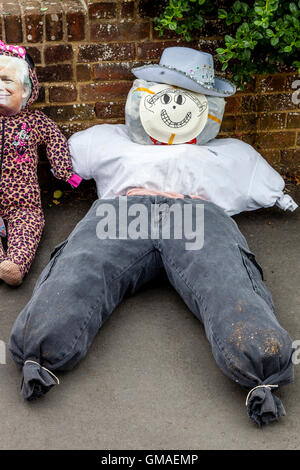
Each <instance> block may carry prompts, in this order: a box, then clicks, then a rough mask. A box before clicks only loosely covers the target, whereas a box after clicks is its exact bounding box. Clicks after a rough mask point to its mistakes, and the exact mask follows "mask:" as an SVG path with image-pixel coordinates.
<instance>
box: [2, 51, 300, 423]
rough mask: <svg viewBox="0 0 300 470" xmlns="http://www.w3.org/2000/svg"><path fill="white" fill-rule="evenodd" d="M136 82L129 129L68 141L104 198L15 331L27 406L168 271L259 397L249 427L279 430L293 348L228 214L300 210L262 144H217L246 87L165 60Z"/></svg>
mask: <svg viewBox="0 0 300 470" xmlns="http://www.w3.org/2000/svg"><path fill="white" fill-rule="evenodd" d="M133 72H134V74H135V75H136V77H137V78H138V79H137V80H136V81H135V82H134V83H133V86H132V89H131V90H130V91H129V93H128V97H127V103H126V110H125V114H126V125H123V124H119V125H108V124H102V125H98V126H94V127H91V128H90V129H87V130H85V131H81V132H78V133H76V134H74V135H73V136H72V137H71V138H70V141H69V143H70V151H71V155H72V160H73V165H74V168H75V170H76V171H77V172H78V174H79V175H80V176H81V177H82V178H84V179H91V178H93V179H95V181H96V183H97V190H98V196H99V199H98V200H96V201H95V202H94V203H93V205H92V207H91V208H90V210H89V211H88V213H87V214H86V216H85V217H84V218H83V219H82V220H81V221H80V222H79V223H78V224H77V226H76V227H75V229H74V230H73V232H72V233H71V234H70V236H69V237H68V239H67V240H65V241H64V242H62V243H61V244H60V245H58V246H57V247H56V248H55V250H54V251H53V253H52V255H51V260H50V262H49V263H48V265H47V266H46V268H45V269H44V271H43V272H42V274H41V276H40V277H39V279H38V281H37V284H36V286H35V290H34V293H33V296H32V299H31V300H30V302H29V303H28V305H27V306H26V307H25V308H24V310H23V311H22V312H21V313H20V315H19V317H18V318H17V320H16V322H15V325H14V327H13V330H12V335H11V338H10V344H9V349H10V351H11V353H12V355H13V358H14V360H15V361H16V363H17V364H19V365H20V366H22V367H23V378H22V391H21V393H22V396H23V398H24V399H25V400H32V399H35V398H38V397H41V396H42V395H44V394H45V393H46V392H47V391H48V390H50V388H51V387H53V386H54V385H56V384H58V383H59V380H58V378H57V376H56V375H55V374H56V371H60V370H69V369H71V368H72V367H74V365H75V364H77V363H78V361H79V360H80V359H81V358H83V357H84V355H85V354H86V352H87V350H88V348H89V346H90V344H91V342H92V340H93V338H94V336H95V335H96V333H97V332H98V330H99V328H100V327H101V326H102V325H103V323H104V322H105V320H106V319H107V318H108V317H109V316H110V315H111V313H112V312H113V310H114V309H115V308H116V307H117V305H118V304H119V303H120V302H121V300H122V299H123V298H124V296H125V295H128V294H132V293H134V292H136V291H137V290H138V289H139V288H140V287H141V286H142V285H144V284H145V283H147V282H148V281H150V280H152V279H154V278H155V277H156V276H157V275H158V273H159V272H161V271H162V270H164V271H165V272H166V273H167V276H168V278H169V281H170V283H171V284H172V285H173V287H174V288H175V289H176V291H177V292H178V293H179V295H180V296H181V297H182V299H183V300H184V302H185V303H186V305H187V306H188V308H189V309H190V310H191V312H193V314H194V315H195V316H196V317H197V318H198V319H199V320H200V321H201V322H202V323H203V324H204V327H205V332H206V335H207V338H208V340H209V342H210V343H211V347H212V352H213V355H214V357H215V359H216V361H217V363H218V365H219V367H220V368H221V369H222V371H223V372H224V373H225V374H226V375H227V376H228V377H230V378H231V379H232V380H234V381H235V382H237V383H239V384H240V385H241V386H243V387H244V388H245V389H247V391H248V395H247V399H246V405H247V411H248V414H249V416H250V418H251V419H252V420H254V421H255V422H256V423H257V424H258V425H262V424H267V423H270V422H271V421H273V420H276V419H278V418H279V417H280V416H282V415H284V414H285V411H284V408H283V405H282V403H281V401H280V399H279V398H278V397H277V396H276V395H275V394H274V393H273V392H274V390H276V388H277V387H279V386H280V385H283V384H287V383H289V382H291V381H292V380H293V365H292V360H291V357H292V352H293V350H292V345H291V339H290V337H289V336H288V334H287V332H286V331H285V330H284V329H283V328H282V327H281V326H280V325H279V323H278V321H277V319H276V317H275V314H274V305H273V301H272V296H271V293H270V292H269V290H268V289H267V287H266V286H265V284H264V282H263V272H262V268H261V266H260V265H259V263H258V262H257V260H256V258H255V255H254V254H253V253H252V252H251V250H250V249H249V247H248V245H247V242H246V240H245V238H244V237H243V235H242V234H241V232H240V231H239V229H238V226H237V224H236V223H235V222H234V220H233V219H232V218H231V217H230V215H232V214H236V213H238V212H241V211H244V210H254V209H257V208H258V207H269V206H272V205H274V204H275V203H276V204H277V205H279V207H281V208H282V209H285V210H286V209H290V210H295V209H296V207H297V204H296V203H295V202H294V201H293V199H292V198H290V197H289V196H288V195H285V194H284V193H283V188H284V182H283V179H282V178H281V176H280V175H279V174H278V173H277V172H276V171H274V170H273V169H272V168H271V167H270V165H268V163H267V162H266V161H265V160H264V159H263V158H262V156H261V155H259V154H258V152H256V151H255V150H254V149H253V148H252V147H251V146H250V145H248V144H246V143H244V142H242V141H240V140H238V139H215V137H216V136H217V134H218V132H219V129H220V125H221V122H222V118H223V112H224V107H225V101H224V97H226V96H230V95H232V94H233V93H234V92H235V87H234V85H232V84H231V83H230V82H228V80H225V79H221V78H218V77H214V68H213V59H212V56H211V55H210V54H206V53H203V52H201V51H196V50H193V49H189V48H181V47H174V48H173V47H172V48H167V49H165V51H164V53H163V55H162V58H161V61H160V64H158V65H149V66H144V67H141V68H138V69H133ZM185 214H187V216H186V215H185ZM197 214H203V219H201V217H200V218H198V216H197ZM182 215H183V218H180V217H181V216H182ZM152 216H153V217H152ZM177 216H178V217H179V219H178V218H177ZM199 220H200V223H198V222H199ZM186 222H187V224H186ZM192 227H196V228H195V229H193V228H192ZM170 228H172V229H173V230H172V234H173V235H171V236H170V234H171V231H170ZM182 228H184V230H183V231H182ZM175 231H176V236H175ZM182 232H183V233H182ZM179 235H180V236H179ZM201 236H202V238H201ZM198 237H200V240H197V238H198ZM193 238H195V240H196V241H199V243H198V244H197V246H195V244H193V243H192V239H193ZM50 299H51V301H50ZM41 312H42V314H41ZM199 359H200V360H201V358H199ZM54 372H55V373H54Z"/></svg>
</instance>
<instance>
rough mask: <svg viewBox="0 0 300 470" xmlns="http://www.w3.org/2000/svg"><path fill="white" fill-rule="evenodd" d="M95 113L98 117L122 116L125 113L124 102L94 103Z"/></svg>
mask: <svg viewBox="0 0 300 470" xmlns="http://www.w3.org/2000/svg"><path fill="white" fill-rule="evenodd" d="M95 113H96V116H97V117H98V118H99V119H107V118H123V117H124V113H125V102H124V103H96V106H95Z"/></svg>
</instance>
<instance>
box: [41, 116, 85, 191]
mask: <svg viewBox="0 0 300 470" xmlns="http://www.w3.org/2000/svg"><path fill="white" fill-rule="evenodd" d="M38 113H39V114H40V118H41V119H42V122H43V127H42V129H41V131H40V133H41V136H40V137H41V139H40V143H45V144H46V149H47V157H48V160H49V162H50V164H51V167H52V169H51V171H52V173H53V174H54V176H55V177H56V178H58V179H60V180H63V181H66V182H68V183H70V185H71V186H73V187H75V188H77V186H79V184H80V183H81V180H82V178H81V177H80V176H78V175H77V174H76V173H74V170H73V167H72V161H71V155H70V151H69V147H68V142H67V139H66V138H65V136H64V135H63V134H62V133H61V131H60V130H59V128H58V126H57V124H56V123H55V122H54V121H52V119H50V118H49V117H48V116H46V115H45V114H44V113H41V112H40V111H38Z"/></svg>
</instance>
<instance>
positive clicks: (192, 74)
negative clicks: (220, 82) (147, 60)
mask: <svg viewBox="0 0 300 470" xmlns="http://www.w3.org/2000/svg"><path fill="white" fill-rule="evenodd" d="M158 66H159V67H163V68H166V69H169V70H174V71H175V72H179V73H183V74H184V75H185V76H186V77H188V78H191V79H192V80H195V82H197V83H198V84H199V85H205V86H206V87H207V88H214V72H213V71H212V73H211V75H210V77H209V80H199V79H198V77H197V76H198V71H197V74H196V73H195V72H194V71H191V72H190V73H188V72H185V71H184V70H179V69H177V68H176V67H172V66H171V65H167V64H161V63H160V64H158ZM199 74H200V73H199Z"/></svg>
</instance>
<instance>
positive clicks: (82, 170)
mask: <svg viewBox="0 0 300 470" xmlns="http://www.w3.org/2000/svg"><path fill="white" fill-rule="evenodd" d="M93 132H94V128H93V127H90V128H89V129H86V130H84V131H79V132H76V133H75V134H73V135H72V136H71V137H70V139H69V141H68V142H69V148H70V153H71V158H72V164H73V168H74V171H75V172H76V173H77V174H78V175H80V176H81V178H83V179H85V180H90V179H92V178H93V162H92V161H90V158H89V156H90V152H91V140H92V135H93ZM93 149H94V147H93ZM94 150H95V149H94ZM92 160H93V159H92Z"/></svg>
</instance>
